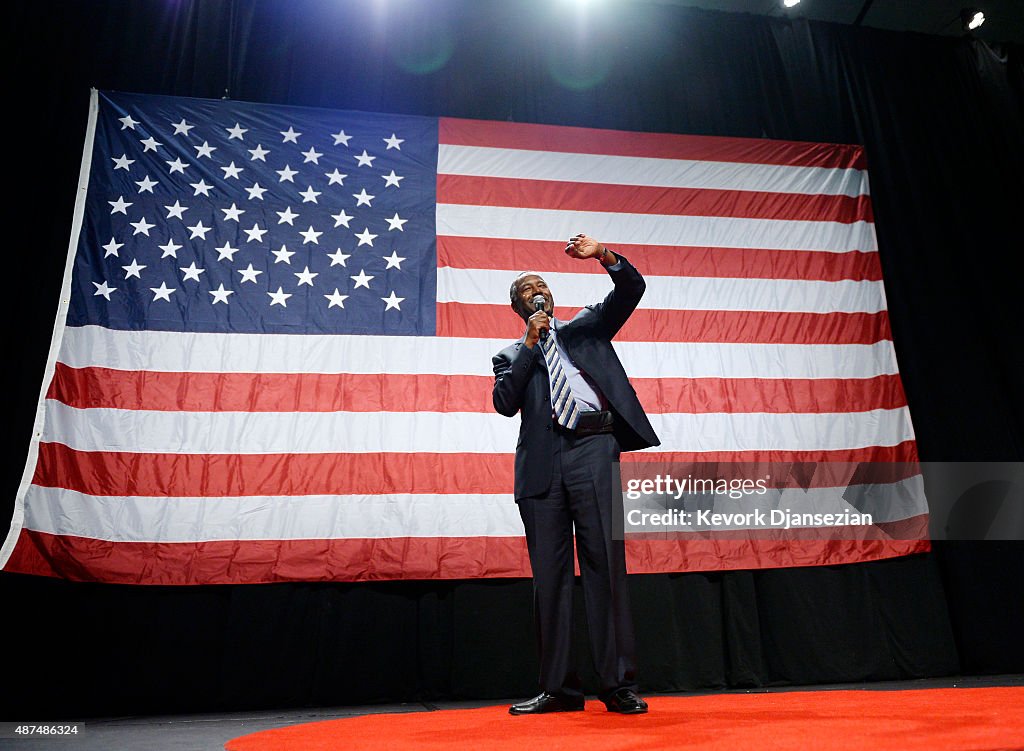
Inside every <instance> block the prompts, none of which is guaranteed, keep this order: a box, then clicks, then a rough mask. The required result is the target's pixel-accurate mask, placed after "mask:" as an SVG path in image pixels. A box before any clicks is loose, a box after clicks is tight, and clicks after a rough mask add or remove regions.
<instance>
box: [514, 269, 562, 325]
mask: <svg viewBox="0 0 1024 751" xmlns="http://www.w3.org/2000/svg"><path fill="white" fill-rule="evenodd" d="M518 284H519V297H518V302H519V315H521V316H522V317H523V318H529V317H530V316H531V315H533V313H534V310H535V308H534V307H533V298H534V297H536V296H537V295H543V296H544V312H545V313H547V314H548V315H549V316H550V315H553V314H554V312H555V299H554V297H552V296H551V290H549V289H548V283H547V282H545V281H544V280H543V279H542V278H541V277H539V276H537V275H536V274H528V275H526V276H524V277H523V278H522V279H520V280H519V283H518Z"/></svg>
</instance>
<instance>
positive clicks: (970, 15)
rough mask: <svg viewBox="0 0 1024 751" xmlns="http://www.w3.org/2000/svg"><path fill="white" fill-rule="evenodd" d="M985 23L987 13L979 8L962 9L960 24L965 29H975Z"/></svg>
mask: <svg viewBox="0 0 1024 751" xmlns="http://www.w3.org/2000/svg"><path fill="white" fill-rule="evenodd" d="M983 23H985V14H984V13H982V12H981V11H980V10H978V9H977V8H964V9H963V10H962V11H960V24H961V25H962V26H963V27H964V31H974V30H975V29H976V28H978V27H979V26H981V25H982V24H983Z"/></svg>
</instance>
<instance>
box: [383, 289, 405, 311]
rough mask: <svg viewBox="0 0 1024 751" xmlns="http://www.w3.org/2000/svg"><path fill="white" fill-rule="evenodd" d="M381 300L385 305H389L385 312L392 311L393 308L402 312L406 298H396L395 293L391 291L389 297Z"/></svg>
mask: <svg viewBox="0 0 1024 751" xmlns="http://www.w3.org/2000/svg"><path fill="white" fill-rule="evenodd" d="M380 299H381V300H383V301H384V302H385V303H387V307H385V308H384V310H385V311H387V310H391V309H392V308H394V309H395V310H401V309H402V308H401V302H402V301H403V300H404V299H405V298H404V297H396V296H395V291H394V290H391V294H390V295H389V296H387V297H382V298H380Z"/></svg>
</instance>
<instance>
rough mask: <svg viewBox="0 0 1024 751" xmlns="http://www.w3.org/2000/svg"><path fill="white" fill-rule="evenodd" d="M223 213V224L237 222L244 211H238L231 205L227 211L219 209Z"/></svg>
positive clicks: (238, 209) (236, 207) (234, 205)
mask: <svg viewBox="0 0 1024 751" xmlns="http://www.w3.org/2000/svg"><path fill="white" fill-rule="evenodd" d="M221 211H223V212H224V221H225V222H237V221H238V218H239V217H240V216H242V214H244V213H245V209H240V208H238V206H237V205H236V204H235V203H232V204H231V208H229V209H221Z"/></svg>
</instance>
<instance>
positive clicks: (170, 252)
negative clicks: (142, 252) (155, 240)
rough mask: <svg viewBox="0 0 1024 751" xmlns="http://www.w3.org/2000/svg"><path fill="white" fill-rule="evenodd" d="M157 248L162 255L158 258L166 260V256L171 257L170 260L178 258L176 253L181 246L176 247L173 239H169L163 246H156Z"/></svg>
mask: <svg viewBox="0 0 1024 751" xmlns="http://www.w3.org/2000/svg"><path fill="white" fill-rule="evenodd" d="M157 247H158V248H160V250H162V251H163V255H162V256H160V258H167V256H171V257H172V258H177V257H178V251H179V250H181V248H182V246H181V245H178V244H177V243H176V242H174V238H173V237H172V238H169V239H168V240H167V243H166V244H165V245H157Z"/></svg>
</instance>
